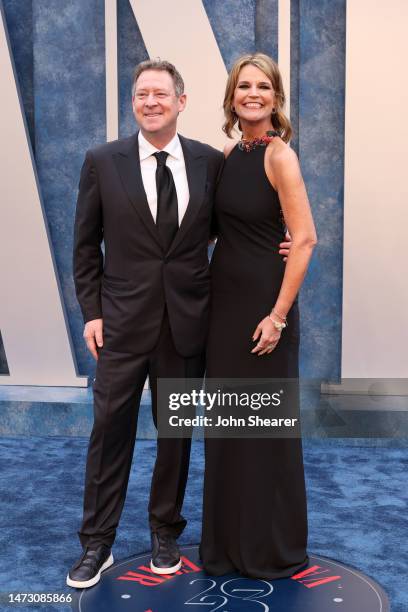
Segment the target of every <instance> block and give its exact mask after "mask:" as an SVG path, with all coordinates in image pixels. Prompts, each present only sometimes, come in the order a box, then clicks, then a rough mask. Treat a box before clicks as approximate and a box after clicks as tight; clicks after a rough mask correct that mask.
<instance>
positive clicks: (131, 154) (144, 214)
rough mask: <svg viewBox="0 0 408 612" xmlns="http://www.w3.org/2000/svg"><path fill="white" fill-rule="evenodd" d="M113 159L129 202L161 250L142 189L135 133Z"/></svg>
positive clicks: (157, 234)
mask: <svg viewBox="0 0 408 612" xmlns="http://www.w3.org/2000/svg"><path fill="white" fill-rule="evenodd" d="M113 157H114V160H115V164H116V167H117V169H118V172H119V175H120V178H121V180H122V184H123V187H124V189H125V191H126V193H127V195H128V197H129V200H130V202H131V203H132V205H133V207H134V209H135V210H136V212H137V214H138V215H139V217H140V218H141V219H142V221H143V223H144V224H145V226H146V228H147V229H148V230H149V232H150V234H151V235H152V237H153V238H154V239H155V240H156V242H157V243H158V244H159V246H160V248H162V246H161V243H160V236H159V233H158V231H157V227H156V224H155V222H154V219H153V217H152V213H151V212H150V208H149V203H148V201H147V197H146V192H145V190H144V187H143V180H142V173H141V171H140V159H139V145H138V138H137V133H136V134H135V135H134V136H132V137H131V138H130V139H129V140H128V141H127V142H126V145H125V146H124V148H123V150H122V151H120V152H117V153H114V155H113Z"/></svg>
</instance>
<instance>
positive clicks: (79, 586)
mask: <svg viewBox="0 0 408 612" xmlns="http://www.w3.org/2000/svg"><path fill="white" fill-rule="evenodd" d="M111 565H113V555H112V553H111V554H110V555H109V557H108V558H107V559H106V561H105V563H104V564H103V565H102V566H101V569H100V570H99V572H98V573H97V574H96V575H95V576H94V577H93V578H91V579H90V580H84V581H83V582H80V581H78V580H72V579H71V578H70V577H69V574H68V576H67V585H68V586H70V587H74V588H75V589H89V587H91V586H94V584H97V583H98V582H99V581H100V579H101V574H102V572H103V571H105V570H106V569H108V567H110V566H111Z"/></svg>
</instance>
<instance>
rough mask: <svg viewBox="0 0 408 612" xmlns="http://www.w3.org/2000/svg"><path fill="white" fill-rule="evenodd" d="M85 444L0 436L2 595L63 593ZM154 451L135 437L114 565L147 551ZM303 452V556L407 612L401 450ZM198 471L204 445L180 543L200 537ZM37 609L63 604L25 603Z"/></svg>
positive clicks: (311, 444) (310, 443) (315, 448)
mask: <svg viewBox="0 0 408 612" xmlns="http://www.w3.org/2000/svg"><path fill="white" fill-rule="evenodd" d="M339 442H340V441H339ZM86 448H87V440H85V439H84V438H72V437H70V438H65V437H64V438H44V437H31V438H0V466H1V470H0V473H1V481H0V495H1V500H2V511H1V523H0V529H1V538H2V539H1V551H2V554H1V558H0V576H1V577H0V592H1V593H2V594H4V593H7V592H11V591H14V592H17V591H20V592H21V591H24V592H68V589H67V587H65V576H66V572H67V569H68V567H69V566H70V565H71V563H72V562H73V561H74V560H75V559H76V558H77V557H78V556H79V553H80V547H79V541H78V539H77V536H76V530H77V528H78V526H79V523H80V519H81V505H82V487H83V476H84V462H85V454H86ZM154 452H155V443H154V442H153V441H150V440H148V441H147V440H138V441H137V444H136V451H135V461H134V467H133V470H132V475H131V481H130V484H129V492H128V496H127V500H126V504H125V510H124V513H123V516H122V521H121V525H120V530H119V532H118V536H117V540H116V543H115V548H114V553H115V557H116V559H120V558H124V557H128V556H130V555H132V554H135V553H137V552H143V551H146V550H149V545H150V543H149V533H148V528H147V508H146V506H147V499H148V493H149V486H150V474H151V471H152V465H153V461H154ZM304 455H305V468H306V478H307V490H308V505H309V550H310V551H312V552H314V553H316V554H321V555H324V556H328V557H332V558H335V559H339V560H340V561H343V562H344V563H346V564H350V565H352V566H355V567H357V568H358V569H360V570H361V571H363V572H365V573H366V574H368V575H369V576H371V577H372V578H374V579H375V580H377V581H378V582H379V583H380V584H381V585H382V586H383V587H384V589H385V590H386V591H387V593H388V595H389V597H390V599H391V603H392V611H393V612H406V611H407V610H408V588H407V581H406V572H407V567H408V549H407V542H408V537H407V536H408V532H407V526H406V513H407V449H406V448H384V447H357V446H353V447H348V446H344V445H341V444H339V445H335V444H333V441H331V442H330V443H325V441H323V440H306V441H305V443H304ZM202 469H203V447H202V443H201V442H196V443H194V445H193V453H192V461H191V468H190V477H189V484H188V489H187V494H186V500H185V504H184V515H185V516H186V517H188V518H189V523H188V526H187V528H186V530H185V532H184V534H183V536H182V538H181V542H182V543H196V542H198V541H199V537H200V517H201V490H202ZM1 609H2V610H16V609H20V610H22V609H24V608H23V607H22V606H20V607H18V608H17V607H8V606H7V607H6V606H2V607H1ZM40 609H41V610H44V609H46V610H54V609H55V610H60V611H61V610H65V609H69V608H68V607H67V606H65V607H64V606H58V607H56V606H55V607H54V606H52V605H47V606H46V607H45V608H41V607H35V606H30V607H27V610H31V611H34V610H40Z"/></svg>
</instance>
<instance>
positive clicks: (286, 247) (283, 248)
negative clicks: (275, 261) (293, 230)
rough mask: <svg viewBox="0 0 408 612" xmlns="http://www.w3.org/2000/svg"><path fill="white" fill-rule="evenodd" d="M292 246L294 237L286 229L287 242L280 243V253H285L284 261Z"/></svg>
mask: <svg viewBox="0 0 408 612" xmlns="http://www.w3.org/2000/svg"><path fill="white" fill-rule="evenodd" d="M291 246H292V238H291V236H290V234H289V232H288V231H287V230H286V234H285V242H281V243H280V244H279V255H283V261H286V260H287V258H288V255H289V251H290V247H291Z"/></svg>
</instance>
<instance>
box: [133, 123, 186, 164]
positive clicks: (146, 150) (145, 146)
mask: <svg viewBox="0 0 408 612" xmlns="http://www.w3.org/2000/svg"><path fill="white" fill-rule="evenodd" d="M138 140H139V158H140V161H143V160H144V159H147V158H148V157H150V156H151V155H153V153H156V151H159V150H160V149H157V148H156V147H154V146H153V145H152V144H151V143H150V142H149V141H148V140H146V138H145V137H144V136H143V134H142V131H141V130H140V131H139V135H138ZM163 151H166V152H167V153H168V154H169V155H171V156H172V157H174V158H176V159H182V158H183V151H182V148H181V143H180V139H179V137H178V134H175V135H174V136H173V138H172V139H171V140H170V142H168V143H167V144H166V146H165V147H164V149H163Z"/></svg>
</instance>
